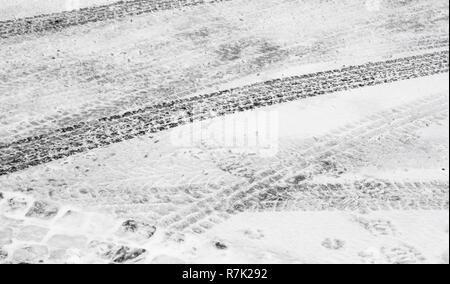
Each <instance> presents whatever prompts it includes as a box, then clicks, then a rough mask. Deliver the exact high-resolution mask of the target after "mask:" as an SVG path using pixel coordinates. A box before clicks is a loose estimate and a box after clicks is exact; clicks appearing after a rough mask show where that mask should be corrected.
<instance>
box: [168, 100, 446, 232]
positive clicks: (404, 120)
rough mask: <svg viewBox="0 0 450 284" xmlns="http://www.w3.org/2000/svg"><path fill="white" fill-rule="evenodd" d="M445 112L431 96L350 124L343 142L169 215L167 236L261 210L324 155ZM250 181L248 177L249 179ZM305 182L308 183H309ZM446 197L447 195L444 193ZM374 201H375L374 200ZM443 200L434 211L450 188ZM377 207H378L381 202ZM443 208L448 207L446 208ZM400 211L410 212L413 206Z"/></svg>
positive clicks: (319, 144) (321, 146)
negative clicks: (412, 117) (413, 117)
mask: <svg viewBox="0 0 450 284" xmlns="http://www.w3.org/2000/svg"><path fill="white" fill-rule="evenodd" d="M443 113H445V114H446V115H447V117H448V102H447V104H445V103H444V102H443V98H440V97H438V98H434V97H429V98H426V99H423V100H420V101H416V102H413V103H411V104H408V105H405V106H404V107H402V108H399V109H395V110H394V111H385V112H381V113H379V114H376V115H373V116H371V117H369V118H368V119H367V120H364V122H363V123H358V124H356V125H349V126H346V127H343V128H342V129H341V130H340V131H338V132H339V135H338V137H339V138H340V139H339V141H344V142H339V143H336V142H335V141H333V140H334V139H335V138H336V135H333V137H334V138H333V137H330V139H319V141H316V143H315V144H314V145H312V146H310V147H307V148H306V149H297V151H289V152H290V153H291V155H288V156H287V157H289V158H288V159H287V160H282V161H280V162H277V163H275V164H272V165H270V166H269V168H268V169H267V168H265V169H263V170H261V171H260V172H258V173H254V174H252V175H251V177H250V180H249V183H248V184H237V185H233V186H227V187H226V188H225V189H224V190H222V191H221V192H219V193H216V194H215V195H214V196H210V197H209V198H208V199H205V200H201V201H199V203H198V204H197V205H194V206H192V207H190V208H186V209H183V210H182V211H181V212H179V213H178V214H176V215H172V216H167V217H166V218H164V219H163V220H162V221H161V223H162V224H163V225H164V226H167V227H168V235H172V234H174V233H178V232H180V231H185V230H188V229H189V228H191V229H192V228H193V227H194V228H195V226H196V225H198V224H199V223H201V222H203V221H204V220H205V219H206V218H210V217H211V215H214V214H215V215H218V216H219V217H215V219H219V220H223V219H228V218H230V216H231V215H234V214H236V213H238V212H243V211H245V210H248V209H252V208H262V206H260V205H259V204H260V203H264V200H265V198H267V197H269V196H270V194H268V193H270V192H271V191H273V190H276V189H277V188H281V189H286V190H287V189H289V188H292V187H296V186H300V185H301V184H302V183H301V182H299V184H296V180H297V179H296V175H297V176H299V175H300V176H302V177H303V173H304V172H307V171H309V170H311V169H315V168H316V164H317V162H313V163H312V164H311V162H310V161H316V160H317V159H319V158H320V157H323V156H324V155H332V153H338V152H343V151H346V150H347V149H353V148H362V147H361V145H359V144H358V141H361V140H364V141H365V140H367V139H369V138H371V137H374V136H375V135H378V134H380V133H385V132H393V129H401V128H403V127H408V126H412V125H413V126H416V127H423V126H424V125H426V124H427V123H428V121H429V119H435V118H436V119H439V118H441V117H442V114H443ZM411 114H414V115H416V116H419V117H420V119H417V120H415V121H413V122H411V121H409V122H408V118H409V117H410V115H411ZM393 121H394V122H393ZM298 150H300V151H298ZM302 156H304V157H306V158H301V159H300V162H299V161H298V160H299V157H302ZM236 172H240V170H236ZM231 173H232V172H231ZM247 178H249V177H248V176H247ZM306 178H307V177H304V179H306ZM302 179H303V178H302ZM305 183H306V184H308V182H307V181H306V182H305ZM400 183H401V182H400ZM402 188H403V189H405V188H406V187H404V186H403V187H402ZM419 192H420V191H419ZM424 193H425V191H424ZM355 194H357V193H355ZM443 194H445V192H444V193H443ZM350 197H351V196H350ZM413 197H414V196H410V198H409V199H408V198H406V197H404V199H399V201H401V200H410V201H411V200H416V199H415V198H413ZM444 197H445V196H444ZM324 198H325V197H324ZM328 198H332V196H329V197H328ZM345 198H346V197H345ZM377 198H378V197H377ZM374 199H376V198H375V197H374ZM349 200H352V199H349ZM442 200H443V202H442V203H439V206H440V207H439V206H434V207H433V208H434V209H442V206H441V205H445V204H447V205H446V206H447V207H448V189H447V198H446V199H445V198H444V199H442ZM416 201H417V200H416ZM286 202H287V203H286ZM286 202H284V203H283V204H285V205H286V204H288V203H289V202H293V201H292V200H291V201H286ZM445 202H446V203H445ZM377 204H379V202H378V203H377ZM402 204H404V203H402ZM272 205H273V204H272V203H271V204H270V206H272ZM270 206H269V207H270ZM280 206H281V205H280ZM286 206H287V205H286ZM386 206H387V205H386V204H385V205H384V207H386ZM297 207H298V206H297ZM443 207H444V208H445V206H443ZM399 208H403V209H404V210H408V209H411V208H412V207H399ZM397 209H398V207H397ZM193 231H194V232H201V231H202V230H201V229H200V228H198V227H197V228H196V229H193Z"/></svg>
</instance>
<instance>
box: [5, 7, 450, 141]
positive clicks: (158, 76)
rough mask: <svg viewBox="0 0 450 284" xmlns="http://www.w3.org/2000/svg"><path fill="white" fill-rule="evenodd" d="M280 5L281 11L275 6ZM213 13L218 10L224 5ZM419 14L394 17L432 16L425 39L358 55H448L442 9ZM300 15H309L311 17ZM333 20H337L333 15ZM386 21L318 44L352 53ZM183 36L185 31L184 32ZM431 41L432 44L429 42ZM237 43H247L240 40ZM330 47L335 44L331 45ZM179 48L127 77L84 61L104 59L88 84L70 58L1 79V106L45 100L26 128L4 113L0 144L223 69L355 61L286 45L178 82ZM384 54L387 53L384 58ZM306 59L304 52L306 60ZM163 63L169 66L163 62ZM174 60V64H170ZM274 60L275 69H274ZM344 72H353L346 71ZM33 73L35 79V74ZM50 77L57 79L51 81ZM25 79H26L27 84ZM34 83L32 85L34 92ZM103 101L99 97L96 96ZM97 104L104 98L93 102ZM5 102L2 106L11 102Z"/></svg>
mask: <svg viewBox="0 0 450 284" xmlns="http://www.w3.org/2000/svg"><path fill="white" fill-rule="evenodd" d="M285 4H286V3H284V2H283V5H285ZM278 5H281V4H280V3H278ZM223 6H224V7H228V6H232V5H223ZM274 6H275V5H274ZM218 7H222V5H221V6H218ZM218 7H216V6H211V9H212V10H218V9H217V8H218ZM228 8H230V7H228ZM348 8H349V9H348V10H349V11H347V14H345V15H348V16H349V17H350V16H351V15H355V13H356V11H355V9H356V8H354V7H353V6H352V5H350V7H348ZM419 8H421V9H418V8H417V7H410V5H408V6H405V7H403V9H401V10H399V11H398V12H399V13H400V14H401V15H403V17H402V18H404V22H408V21H407V19H410V18H412V19H415V18H423V17H425V16H426V15H428V14H430V13H431V14H433V17H431V18H430V19H429V20H427V22H426V27H427V28H426V30H425V31H427V32H425V31H422V32H421V33H420V35H421V36H419V34H417V35H416V36H415V38H412V39H408V40H405V39H403V38H402V39H400V38H397V36H396V34H393V35H392V34H391V30H386V31H383V32H380V36H381V37H383V38H389V42H384V41H383V43H382V44H379V43H375V42H372V43H371V46H370V48H362V49H363V50H367V51H368V53H370V51H372V52H373V50H379V51H382V54H383V55H382V56H381V54H379V55H380V56H379V58H390V56H392V55H393V54H396V57H397V56H398V55H399V54H400V53H401V52H408V53H405V55H403V56H407V55H409V54H418V53H419V52H420V51H423V50H427V49H430V50H429V51H427V52H431V51H435V50H436V49H437V48H443V49H446V50H447V49H448V35H447V34H446V33H444V32H442V31H438V30H436V27H435V24H433V23H434V22H433V20H432V19H434V18H436V17H438V15H439V14H438V13H437V12H436V11H439V9H432V10H430V7H428V8H427V7H426V6H425V7H423V6H420V7H419ZM265 9H267V7H265V6H264V9H262V10H265ZM262 10H259V9H256V10H255V13H256V11H257V12H258V13H256V14H259V12H261V11H262ZM305 11H306V12H309V10H305ZM339 11H340V12H341V13H344V11H345V9H341V8H339ZM313 12H314V10H313ZM333 12H334V13H335V12H336V11H333ZM396 12H397V11H396ZM249 14H252V13H245V15H246V16H247V15H249ZM326 15H327V16H328V15H329V14H328V13H327V14H326ZM405 15H408V16H405ZM329 16H330V17H329V18H330V19H331V20H330V19H328V20H327V21H332V22H333V23H334V22H335V20H333V17H332V15H329ZM252 17H255V16H252ZM427 17H428V16H427ZM389 19H390V17H384V18H383V19H382V20H380V19H379V18H377V20H373V19H367V22H365V23H361V25H357V26H356V27H353V26H352V28H345V29H344V30H338V31H335V32H332V33H331V34H324V35H321V41H325V42H333V46H334V47H333V49H336V50H339V49H344V48H345V46H346V44H345V42H347V43H348V42H349V41H350V42H351V45H354V44H355V43H354V41H355V38H356V39H357V38H360V35H361V34H367V31H368V30H373V29H374V28H375V27H377V26H381V27H384V26H385V25H387V24H388V23H389ZM206 20H208V19H206ZM208 23H209V21H208ZM191 28H193V27H189V29H188V30H187V31H188V32H192V30H191ZM197 28H198V27H197ZM248 29H249V27H248V24H247V25H244V26H243V27H242V30H243V31H246V30H248ZM402 29H407V25H404V26H402ZM237 30H238V31H239V32H236V31H235V29H232V30H231V31H230V35H232V36H231V37H229V35H227V36H223V37H219V38H214V40H213V42H214V45H212V47H211V48H213V49H214V50H215V49H216V48H217V46H216V43H219V45H221V44H223V42H222V40H223V41H224V42H233V38H234V37H238V38H242V36H243V34H245V32H244V33H243V31H242V30H241V26H240V25H239V29H237ZM183 32H185V31H184V30H183ZM231 32H232V33H231ZM265 34H266V33H262V34H261V35H262V37H263V41H264V38H265ZM432 34H433V36H431V35H432ZM356 35H357V36H356ZM242 39H245V37H244V38H242ZM144 42H146V43H148V42H149V41H148V40H146V41H144ZM334 42H336V43H335V44H334ZM400 42H401V43H400ZM178 43H181V44H178ZM269 43H270V41H269ZM183 44H184V45H186V42H185V41H180V42H178V41H176V44H175V45H174V46H172V47H173V48H176V47H177V48H176V49H178V50H180V49H181V50H182V51H183V52H180V54H178V53H177V55H176V56H175V57H174V56H169V57H164V56H163V57H162V59H161V58H160V57H156V58H158V60H153V59H152V60H151V61H148V62H147V61H145V62H140V63H139V64H134V63H133V64H132V65H131V66H129V68H124V69H127V70H126V72H125V73H124V72H123V70H122V69H121V68H117V67H114V66H113V67H111V68H107V67H105V65H107V64H106V63H107V62H108V58H105V57H103V55H102V54H97V55H95V56H89V61H90V60H94V61H95V58H98V57H101V59H100V60H99V62H103V59H104V63H99V64H98V65H97V64H95V66H92V67H93V69H94V70H95V72H94V73H95V77H93V76H92V74H91V72H86V73H83V74H78V73H79V72H74V71H73V70H75V71H76V70H77V68H79V66H78V65H79V59H78V58H77V59H76V60H75V61H74V58H68V60H67V61H66V60H64V62H65V63H64V65H63V66H54V68H53V67H52V68H50V69H48V67H47V66H41V67H43V68H44V70H41V69H42V68H34V69H33V72H32V73H31V74H29V76H23V73H24V72H23V71H24V70H23V69H21V68H18V69H17V70H10V71H11V72H12V73H14V74H16V75H14V76H11V75H10V72H7V73H5V74H8V75H4V76H3V77H5V78H6V79H5V80H6V81H7V82H8V83H7V84H6V82H5V84H1V85H2V87H0V89H3V92H4V96H2V97H3V98H5V97H8V96H9V97H10V99H8V100H9V103H8V104H9V105H11V103H14V104H16V100H17V102H20V103H19V105H22V104H26V103H27V101H28V102H29V100H30V98H29V96H23V95H21V92H22V90H23V88H27V92H29V94H32V93H33V92H37V93H42V92H43V91H42V90H46V91H44V92H43V93H44V94H42V95H39V100H38V102H39V105H40V106H39V107H38V109H37V110H36V112H35V113H33V114H31V115H30V116H28V117H29V119H28V120H23V119H20V117H21V114H22V113H23V112H24V111H25V112H26V110H24V108H23V107H19V108H18V109H15V108H13V109H12V110H11V109H8V108H6V109H5V111H6V110H8V112H11V113H12V116H11V117H10V118H8V120H7V121H5V122H4V123H3V124H4V125H5V126H3V127H2V129H0V132H2V134H3V135H4V136H5V138H4V139H3V138H2V140H3V141H2V142H4V143H10V142H12V141H15V140H19V139H23V138H26V137H28V136H30V135H38V134H43V133H46V132H49V131H52V130H53V129H57V128H63V127H65V126H66V125H72V124H76V123H79V122H81V121H86V120H94V119H99V118H101V117H102V116H109V115H113V114H115V113H119V112H122V111H124V110H126V109H134V108H139V107H141V106H142V105H150V104H156V103H158V102H160V101H162V100H165V101H166V100H167V97H169V99H175V98H179V97H181V96H185V95H187V94H189V93H193V92H196V91H200V90H202V89H205V88H208V87H209V83H219V84H220V83H223V82H224V81H230V80H224V79H225V78H224V74H223V73H224V72H223V69H222V68H226V69H227V72H225V73H226V74H227V76H225V77H227V78H230V77H231V76H228V73H233V75H235V74H239V75H240V76H245V75H248V74H254V73H258V72H260V71H262V70H264V69H266V67H267V66H268V65H270V66H274V65H279V64H281V62H283V64H292V65H293V64H300V63H304V64H310V63H316V62H318V61H320V62H321V61H327V62H328V61H330V62H333V61H335V60H336V59H337V58H339V59H341V58H344V57H346V58H349V57H350V58H353V57H354V55H353V54H352V55H348V54H345V55H342V56H338V57H337V54H335V53H334V52H328V53H327V51H326V50H322V49H327V47H326V46H322V47H320V46H319V47H317V48H319V50H315V49H314V48H315V47H314V46H313V47H311V48H308V50H305V49H304V47H302V45H304V44H303V43H302V44H301V45H290V44H289V45H286V46H285V45H282V46H280V48H281V50H280V53H281V56H277V54H276V53H278V50H277V51H276V52H273V53H272V52H268V53H266V52H264V53H260V52H257V53H255V55H253V54H251V56H248V55H249V53H248V52H246V56H245V58H241V59H242V60H243V61H242V60H241V59H240V60H239V61H235V60H233V61H232V62H231V63H232V64H229V62H228V63H227V64H224V62H221V61H219V62H216V61H215V60H213V61H210V62H208V65H205V64H206V63H202V64H196V65H194V66H191V67H190V68H189V69H188V70H184V72H187V73H181V74H180V72H178V71H177V70H178V69H177V64H178V63H176V62H179V61H178V60H176V58H178V59H180V57H179V56H182V57H181V58H184V57H186V56H189V58H192V56H191V53H192V52H193V53H194V54H196V53H195V51H196V49H195V48H194V49H191V48H185V47H184V46H183ZM255 44H256V43H255ZM362 44H363V43H362ZM252 45H253V44H252ZM130 46H132V45H130ZM375 46H376V47H375ZM135 48H136V47H135V46H134V47H132V48H131V49H130V47H129V48H127V49H125V50H124V51H127V52H128V51H130V50H135ZM208 49H209V48H208ZM385 50H388V51H389V52H387V51H385ZM135 51H136V50H135ZM321 51H324V52H326V54H325V55H324V56H321V55H320V54H318V53H319V52H321ZM305 52H307V54H308V56H305ZM409 52H410V53H409ZM105 53H106V54H109V52H106V51H105ZM377 53H380V52H377ZM311 55H312V56H313V57H314V59H317V60H311V58H309V57H310V56H311ZM203 56H204V55H203V53H202V54H201V55H200V58H199V60H198V61H199V62H201V60H200V59H201V58H202V57H203ZM274 56H275V57H274ZM286 56H288V57H292V56H293V57H296V58H300V61H298V63H297V61H295V60H294V61H293V60H289V61H288V60H285V57H286ZM360 56H361V57H362V58H367V57H366V54H360ZM367 56H370V54H368V55H367ZM278 57H280V58H278ZM316 57H317V58H316ZM168 58H171V59H170V60H167V59H168ZM173 58H175V60H174V59H173ZM196 58H197V57H196ZM371 58H373V57H371ZM274 59H275V61H276V62H273V61H274ZM277 60H280V61H277ZM246 61H247V62H246ZM66 62H67V64H66ZM253 62H256V63H257V64H253ZM77 64H78V65H77ZM161 64H162V66H164V67H163V68H162V70H160V71H166V70H167V72H158V71H159V69H160V68H159V67H157V66H161ZM210 64H211V65H210ZM346 64H348V65H350V64H349V63H346ZM353 64H358V63H353ZM260 65H263V67H261V66H260ZM25 66H27V65H25ZM162 66H161V67H162ZM36 70H40V71H39V72H35V71H36ZM15 72H17V73H15ZM72 72H73V73H72ZM25 73H27V72H25ZM163 74H165V75H163ZM192 74H196V75H195V78H193V77H192ZM30 76H31V78H32V80H31V81H28V77H30ZM240 76H237V77H240ZM0 77H1V76H0ZM11 77H16V79H19V81H21V82H20V83H17V82H16V81H15V80H10V78H11ZM55 77H57V78H59V79H57V80H56V81H55ZM24 78H26V80H25V79H24ZM71 78H72V79H74V80H75V83H76V84H81V85H79V86H80V87H81V88H82V90H83V91H82V93H81V94H80V90H79V89H78V88H70V89H68V88H67V86H62V85H60V84H59V83H57V84H55V83H56V82H58V81H59V82H61V81H64V82H70V80H71ZM173 78H176V79H173ZM192 79H194V80H192ZM218 79H221V80H218ZM231 79H232V78H231ZM23 80H25V81H23ZM36 80H37V81H36ZM33 81H34V82H35V84H37V85H35V86H32V85H33ZM161 82H166V83H164V85H163V86H162V85H161ZM38 83H39V84H38ZM28 84H31V85H28ZM103 84H107V87H106V89H105V86H103ZM21 86H23V87H21ZM42 86H46V87H42ZM52 86H53V87H52ZM31 87H33V88H31ZM22 93H23V92H22ZM101 94H103V95H102V96H101ZM106 94H107V96H106ZM80 95H81V96H82V98H83V99H81V100H76V99H75V98H77V97H79V96H80ZM12 97H16V99H14V100H12V99H11V98H12ZM27 97H28V98H27ZM99 97H102V98H101V99H95V98H99ZM103 97H107V99H106V100H105V99H103ZM64 99H72V100H73V101H74V105H71V106H70V104H65V105H64V107H62V106H59V107H60V109H59V111H58V112H55V111H50V112H48V111H46V110H42V111H40V109H39V108H42V106H43V105H45V104H46V102H49V103H52V102H54V101H59V100H60V101H61V102H63V101H65V100H64ZM8 100H6V101H7V102H8ZM81 101H83V103H82V104H80V103H79V102H81ZM86 101H87V102H86ZM60 104H62V103H60ZM27 115H28V114H27Z"/></svg>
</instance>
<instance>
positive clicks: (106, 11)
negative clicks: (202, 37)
mask: <svg viewBox="0 0 450 284" xmlns="http://www.w3.org/2000/svg"><path fill="white" fill-rule="evenodd" d="M224 1H231V0H129V1H118V2H115V3H112V4H108V5H99V6H94V7H88V8H82V9H78V10H72V11H65V12H60V13H52V14H45V15H38V16H32V17H26V18H22V19H17V20H7V21H1V22H0V39H2V38H4V39H6V38H10V37H14V36H20V35H26V34H32V33H41V32H46V31H58V30H62V29H64V28H68V27H72V26H80V25H85V24H88V23H95V22H103V21H107V20H114V19H122V18H125V17H130V16H138V15H142V14H148V13H154V12H157V11H163V10H171V9H177V8H183V7H190V6H197V5H202V4H213V3H217V2H224Z"/></svg>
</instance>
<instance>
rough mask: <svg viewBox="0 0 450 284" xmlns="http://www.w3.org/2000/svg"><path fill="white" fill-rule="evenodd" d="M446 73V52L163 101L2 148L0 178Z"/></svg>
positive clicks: (0, 151) (0, 147)
mask: <svg viewBox="0 0 450 284" xmlns="http://www.w3.org/2000/svg"><path fill="white" fill-rule="evenodd" d="M446 72H448V51H444V52H436V53H431V54H425V55H421V56H412V57H406V58H401V59H395V60H391V61H384V62H376V63H367V64H364V65H359V66H352V67H346V68H343V69H340V70H339V69H336V70H331V71H324V72H318V73H312V74H307V75H303V76H294V77H289V78H285V79H276V80H271V81H267V82H263V83H258V84H254V85H249V86H245V87H241V88H235V89H231V90H224V91H220V92H216V93H212V94H206V95H202V96H197V97H192V98H187V99H179V100H175V101H171V102H165V103H161V104H158V105H154V106H151V107H147V108H143V109H138V110H132V111H129V112H126V113H124V114H121V115H114V116H111V117H105V118H102V119H99V120H97V121H91V122H82V123H80V124H78V125H73V126H68V127H65V128H62V129H58V130H55V131H54V132H53V133H49V134H41V135H39V136H36V137H29V138H26V139H23V140H19V141H16V142H13V143H11V144H7V145H2V146H0V156H1V157H2V164H1V165H0V175H5V174H8V173H13V172H16V171H19V170H23V169H26V168H28V167H31V166H36V165H40V164H44V163H47V162H50V161H54V160H58V159H61V158H64V157H68V156H71V155H74V154H77V153H82V152H86V151H89V150H92V149H95V148H99V147H103V146H107V145H110V144H113V143H118V142H121V141H126V140H130V139H133V138H135V137H138V136H143V135H148V134H152V133H157V132H160V131H164V130H168V129H171V128H174V127H177V126H180V125H184V124H187V123H191V122H193V121H201V120H205V119H210V118H214V117H219V116H224V115H227V114H232V113H236V112H242V111H247V110H252V109H256V108H261V107H266V106H270V105H274V104H279V103H284V102H289V101H293V100H297V99H303V98H308V97H314V96H318V95H325V94H330V93H335V92H339V91H347V90H352V89H357V88H362V87H369V86H375V85H380V84H385V83H392V82H396V81H401V80H408V79H412V78H418V77H423V76H430V75H434V74H440V73H446ZM272 92H274V93H273V94H272ZM275 92H277V93H275Z"/></svg>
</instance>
